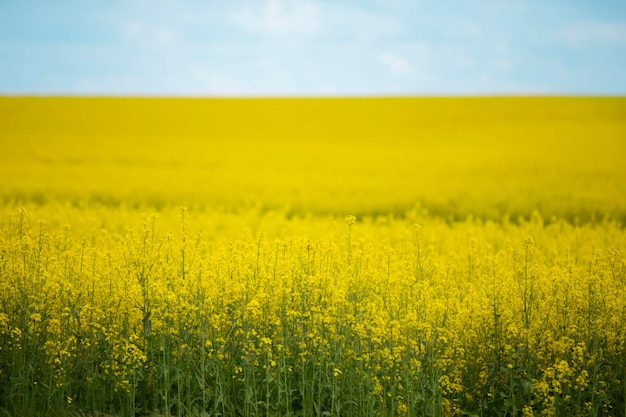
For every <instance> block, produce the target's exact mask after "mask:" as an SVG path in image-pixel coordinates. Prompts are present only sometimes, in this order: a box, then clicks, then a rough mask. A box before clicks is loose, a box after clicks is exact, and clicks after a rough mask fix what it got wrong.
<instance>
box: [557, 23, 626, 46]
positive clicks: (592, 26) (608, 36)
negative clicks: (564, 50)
mask: <svg viewBox="0 0 626 417" xmlns="http://www.w3.org/2000/svg"><path fill="white" fill-rule="evenodd" d="M560 35H561V38H562V39H563V40H565V41H566V42H567V43H569V44H570V45H572V46H576V47H582V46H588V45H591V44H598V43H600V44H608V45H615V44H626V22H615V23H613V22H596V21H587V22H578V23H575V24H572V25H570V26H568V27H566V28H565V29H563V30H562V31H561V33H560Z"/></svg>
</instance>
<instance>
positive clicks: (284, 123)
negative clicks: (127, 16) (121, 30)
mask: <svg viewBox="0 0 626 417" xmlns="http://www.w3.org/2000/svg"><path fill="white" fill-rule="evenodd" d="M623 103H624V101H623V99H599V98H584V99H582V98H568V99H565V98H552V99H551V98H535V99H522V98H515V99H514V98H501V99H350V100H348V99H332V100H331V99H328V100H326V99H324V100H286V99H285V100H172V99H169V100H164V99H70V98H50V99H44V98H37V99H29V98H4V99H2V100H0V108H2V110H3V111H2V115H1V116H0V117H2V122H3V123H2V126H3V127H2V128H0V147H2V151H3V152H2V156H1V157H0V158H2V165H0V171H1V172H2V173H3V176H2V178H3V179H2V181H0V196H1V198H2V205H1V206H0V216H1V217H0V219H1V222H0V410H1V411H2V412H3V413H4V414H6V415H15V416H18V415H19V416H22V415H23V416H29V415H32V416H35V415H51V416H55V415H87V416H103V415H107V416H108V415H112V416H135V415H159V416H161V415H163V416H166V415H167V416H169V415H175V416H288V415H291V416H429V415H430V416H461V415H466V416H467V415H469V416H501V415H502V416H504V415H506V416H515V415H517V416H533V415H534V416H540V415H545V416H560V415H573V416H599V415H612V416H623V415H626V402H625V397H626V351H625V348H626V346H624V345H625V343H626V296H625V292H624V291H625V286H626V258H625V255H624V248H625V247H626V234H625V233H624V230H623V225H622V221H623V219H624V213H625V211H624V209H625V208H626V204H625V202H626V200H624V196H623V195H622V194H621V193H618V192H616V190H619V189H620V187H623V186H624V185H626V184H625V180H626V177H625V176H624V169H625V168H624V166H626V165H623V164H622V162H623V160H624V158H625V155H626V152H623V151H624V147H625V146H626V144H625V143H624V132H625V128H624V126H625V125H624V121H625V120H626V119H625V118H624V117H625V114H624V108H625V107H624V106H623ZM363 115H367V116H369V117H368V118H365V119H363ZM592 132H593V135H594V136H591V133H592ZM181 205H184V206H181Z"/></svg>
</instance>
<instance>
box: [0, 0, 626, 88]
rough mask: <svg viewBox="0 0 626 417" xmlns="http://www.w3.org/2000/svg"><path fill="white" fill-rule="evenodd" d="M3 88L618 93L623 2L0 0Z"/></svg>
mask: <svg viewBox="0 0 626 417" xmlns="http://www.w3.org/2000/svg"><path fill="white" fill-rule="evenodd" d="M0 94H3V95H114V96H117V95H123V96H127V95H131V96H134V95H148V96H219V97H222V96H389V95H555V94H559V95H560V94H564V95H626V1H625V0H588V1H582V0H454V1H453V0H443V1H442V0H421V1H420V0H414V1H404V0H359V1H357V0H333V1H331V0H319V1H315V0H255V1H243V0H228V1H225V0H219V1H218V0H205V1H199V0H198V1H194V0H172V1H166V0H149V1H148V0H107V1H103V0H90V1H84V0H79V1H68V0H59V1H54V2H53V1H45V0H43V1H35V0H0Z"/></svg>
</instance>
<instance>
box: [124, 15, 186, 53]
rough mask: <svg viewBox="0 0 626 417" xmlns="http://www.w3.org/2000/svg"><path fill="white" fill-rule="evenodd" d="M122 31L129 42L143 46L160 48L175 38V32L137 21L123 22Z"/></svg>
mask: <svg viewBox="0 0 626 417" xmlns="http://www.w3.org/2000/svg"><path fill="white" fill-rule="evenodd" d="M122 30H123V32H124V34H125V35H126V36H127V37H128V38H129V39H130V40H131V41H133V42H135V43H139V44H142V45H145V46H154V47H162V46H166V45H168V44H171V43H173V42H174V41H176V38H177V37H176V34H175V32H174V31H172V30H170V29H168V28H165V27H159V26H156V25H153V24H152V25H151V24H146V23H144V22H142V21H137V20H133V21H127V22H124V23H123V26H122Z"/></svg>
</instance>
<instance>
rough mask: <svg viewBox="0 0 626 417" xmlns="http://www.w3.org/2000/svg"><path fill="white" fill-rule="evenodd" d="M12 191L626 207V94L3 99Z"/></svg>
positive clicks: (582, 213) (609, 212)
mask: <svg viewBox="0 0 626 417" xmlns="http://www.w3.org/2000/svg"><path fill="white" fill-rule="evenodd" d="M0 126H1V127H0V178H2V181H0V199H2V201H3V202H4V203H3V204H4V205H5V206H7V205H8V206H13V207H16V206H20V205H42V204H45V203H49V202H57V203H63V204H73V205H78V206H80V205H85V204H86V205H94V204H95V205H103V206H112V207H119V206H124V207H136V208H140V207H141V208H143V210H144V211H145V210H155V209H156V210H158V209H160V208H163V207H178V206H179V205H181V204H184V205H186V206H188V207H190V209H192V210H193V209H212V210H214V209H225V210H232V209H235V208H238V207H239V208H240V207H244V206H245V207H256V208H260V209H261V210H267V209H277V208H278V209H281V210H283V211H285V212H286V213H287V214H288V215H291V214H301V215H305V214H333V213H335V214H341V215H344V214H349V213H351V214H356V215H360V216H363V215H377V214H389V213H391V214H394V215H400V216H402V215H404V214H405V213H406V212H407V211H410V210H412V209H414V208H416V207H417V208H419V209H420V210H426V211H427V212H429V213H430V214H432V215H435V216H441V217H443V218H446V219H464V218H465V217H467V216H468V215H472V216H475V217H478V218H483V219H491V220H501V219H502V218H503V217H505V216H510V217H511V218H513V219H515V218H517V217H518V216H524V217H526V218H528V217H529V216H530V215H531V213H532V212H533V211H535V210H537V211H538V212H540V213H541V214H542V215H543V216H544V217H545V218H548V219H549V218H550V217H551V216H557V217H563V218H566V219H568V220H570V221H573V220H575V219H576V218H578V219H579V220H582V221H585V220H589V219H591V218H593V217H595V218H603V217H605V216H608V217H609V218H613V219H619V220H624V219H625V218H626V193H624V192H623V190H624V189H626V100H625V99H624V98H579V97H558V98H551V97H534V98H524V97H517V98H506V97H498V98H353V99H350V98H325V99H322V98H318V99H294V98H291V99H241V98H240V99H158V98H63V97H38V98H29V97H4V98H0Z"/></svg>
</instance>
